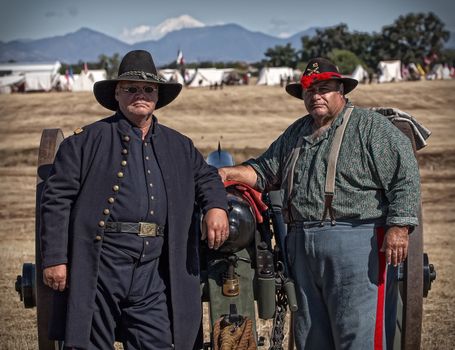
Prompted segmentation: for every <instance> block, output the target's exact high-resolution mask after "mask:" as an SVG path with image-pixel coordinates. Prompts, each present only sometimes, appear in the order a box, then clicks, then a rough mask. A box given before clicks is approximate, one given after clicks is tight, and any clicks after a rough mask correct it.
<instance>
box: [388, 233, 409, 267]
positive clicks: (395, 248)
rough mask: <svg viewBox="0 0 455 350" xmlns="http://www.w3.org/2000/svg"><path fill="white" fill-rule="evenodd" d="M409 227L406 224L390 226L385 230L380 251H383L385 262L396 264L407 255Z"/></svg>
mask: <svg viewBox="0 0 455 350" xmlns="http://www.w3.org/2000/svg"><path fill="white" fill-rule="evenodd" d="M408 243H409V228H408V227H407V226H391V227H389V229H388V230H387V232H386V234H385V237H384V242H383V243H382V248H381V252H385V256H386V261H387V264H392V265H393V266H397V265H398V264H400V263H402V262H403V261H404V260H405V259H406V257H407V255H408Z"/></svg>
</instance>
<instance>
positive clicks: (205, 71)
mask: <svg viewBox="0 0 455 350" xmlns="http://www.w3.org/2000/svg"><path fill="white" fill-rule="evenodd" d="M232 71H233V69H232V68H224V69H218V68H197V69H187V70H186V71H185V76H186V80H185V81H186V84H187V85H186V86H188V87H206V86H209V87H217V86H221V85H223V84H224V78H225V76H226V75H227V74H229V73H230V72H232Z"/></svg>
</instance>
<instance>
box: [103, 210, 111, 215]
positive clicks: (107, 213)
mask: <svg viewBox="0 0 455 350" xmlns="http://www.w3.org/2000/svg"><path fill="white" fill-rule="evenodd" d="M110 212H111V211H110V210H109V209H107V208H106V209H104V210H103V214H104V215H109V213H110Z"/></svg>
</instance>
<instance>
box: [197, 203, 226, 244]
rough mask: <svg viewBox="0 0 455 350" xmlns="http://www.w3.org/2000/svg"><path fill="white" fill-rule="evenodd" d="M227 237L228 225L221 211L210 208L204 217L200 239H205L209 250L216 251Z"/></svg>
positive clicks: (223, 212)
mask: <svg viewBox="0 0 455 350" xmlns="http://www.w3.org/2000/svg"><path fill="white" fill-rule="evenodd" d="M228 236H229V223H228V217H227V214H226V212H225V211H224V210H223V209H219V208H212V209H209V210H208V211H207V213H206V214H205V216H204V222H203V228H202V239H205V238H207V243H208V246H209V248H210V249H218V248H219V247H220V246H221V245H222V244H223V243H224V241H225V240H226V239H227V238H228Z"/></svg>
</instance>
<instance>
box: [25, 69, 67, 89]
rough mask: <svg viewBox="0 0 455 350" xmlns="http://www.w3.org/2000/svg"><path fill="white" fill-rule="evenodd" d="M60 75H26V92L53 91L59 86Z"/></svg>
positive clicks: (36, 73)
mask: <svg viewBox="0 0 455 350" xmlns="http://www.w3.org/2000/svg"><path fill="white" fill-rule="evenodd" d="M59 77H60V74H58V73H57V74H49V73H48V72H43V73H40V72H33V73H25V91H26V92H27V91H51V90H52V89H53V88H54V87H56V86H57V83H58V82H59Z"/></svg>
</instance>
